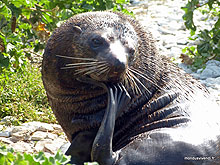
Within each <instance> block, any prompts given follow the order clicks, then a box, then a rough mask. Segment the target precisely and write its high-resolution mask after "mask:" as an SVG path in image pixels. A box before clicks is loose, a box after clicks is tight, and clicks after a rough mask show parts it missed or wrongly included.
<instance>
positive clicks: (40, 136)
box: [31, 131, 47, 141]
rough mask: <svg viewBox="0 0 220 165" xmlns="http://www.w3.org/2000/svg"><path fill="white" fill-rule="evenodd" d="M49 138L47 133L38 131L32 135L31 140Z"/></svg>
mask: <svg viewBox="0 0 220 165" xmlns="http://www.w3.org/2000/svg"><path fill="white" fill-rule="evenodd" d="M46 138H47V133H46V132H42V131H36V132H34V133H33V135H32V136H31V140H33V141H39V140H43V139H46Z"/></svg>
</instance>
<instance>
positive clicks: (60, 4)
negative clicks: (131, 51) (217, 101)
mask: <svg viewBox="0 0 220 165" xmlns="http://www.w3.org/2000/svg"><path fill="white" fill-rule="evenodd" d="M127 2H128V0H114V1H112V0H75V1H71V0H33V1H28V0H2V1H0V96H1V98H0V118H3V117H5V116H16V121H14V123H12V124H16V125H17V124H19V123H21V122H25V121H32V120H35V121H43V122H55V121H56V120H55V117H54V116H53V114H52V111H51V109H50V108H49V105H48V102H47V98H46V94H45V91H44V90H43V85H42V82H41V76H40V75H41V73H40V71H39V69H38V68H37V67H36V65H32V63H33V62H37V63H40V61H41V57H42V52H43V49H44V47H45V44H46V41H47V40H48V38H49V36H50V34H51V33H52V31H53V30H54V29H55V28H56V27H57V26H59V24H60V23H62V21H64V20H66V19H68V18H69V17H71V16H73V15H74V14H78V13H82V12H87V11H94V10H95V11H96V10H108V9H112V10H122V11H123V12H126V13H128V11H127V10H126V9H124V8H123V4H124V3H127ZM36 59H37V60H36Z"/></svg>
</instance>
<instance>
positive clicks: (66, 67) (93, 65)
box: [61, 63, 106, 69]
mask: <svg viewBox="0 0 220 165" xmlns="http://www.w3.org/2000/svg"><path fill="white" fill-rule="evenodd" d="M77 64H78V63H77ZM103 66H106V63H101V64H98V63H97V64H91V65H89V64H88V65H79V66H78V65H74V66H65V67H62V68H61V69H74V68H78V67H83V68H81V69H85V68H91V67H96V68H100V67H103Z"/></svg>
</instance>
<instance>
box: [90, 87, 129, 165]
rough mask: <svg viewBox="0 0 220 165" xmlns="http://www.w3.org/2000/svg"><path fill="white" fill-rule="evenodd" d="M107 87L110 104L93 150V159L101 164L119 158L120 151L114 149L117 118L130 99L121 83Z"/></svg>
mask: <svg viewBox="0 0 220 165" xmlns="http://www.w3.org/2000/svg"><path fill="white" fill-rule="evenodd" d="M106 88H107V91H108V105H107V109H106V112H105V115H104V117H103V120H102V123H101V126H100V128H99V130H98V132H97V135H96V137H95V140H94V142H93V145H92V152H91V159H92V161H96V162H98V163H99V164H100V165H112V164H114V163H115V162H116V161H117V160H118V153H116V152H113V151H112V139H113V132H114V127H115V120H116V117H117V116H118V115H119V114H120V113H121V110H122V109H123V107H124V106H125V105H126V104H127V103H128V101H129V99H130V96H129V95H128V93H127V92H126V90H125V89H124V87H123V85H121V84H117V85H107V86H106Z"/></svg>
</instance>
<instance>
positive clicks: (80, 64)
mask: <svg viewBox="0 0 220 165" xmlns="http://www.w3.org/2000/svg"><path fill="white" fill-rule="evenodd" d="M105 63H106V62H104V61H102V62H87V63H83V62H82V63H74V64H66V65H65V66H82V65H83V66H85V65H88V66H90V65H91V66H94V65H99V64H105Z"/></svg>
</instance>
